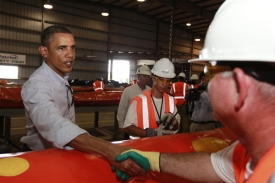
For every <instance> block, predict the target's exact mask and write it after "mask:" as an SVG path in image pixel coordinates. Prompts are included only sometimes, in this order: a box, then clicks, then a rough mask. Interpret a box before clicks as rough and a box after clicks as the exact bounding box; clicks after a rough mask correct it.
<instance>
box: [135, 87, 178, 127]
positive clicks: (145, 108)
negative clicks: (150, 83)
mask: <svg viewBox="0 0 275 183" xmlns="http://www.w3.org/2000/svg"><path fill="white" fill-rule="evenodd" d="M151 93H152V90H148V91H145V92H143V93H142V94H140V95H138V96H135V97H134V98H133V100H132V101H131V103H132V102H133V101H135V100H136V101H137V107H136V110H137V120H138V127H139V128H142V129H146V128H158V125H157V123H156V116H155V111H154V109H155V108H154V106H153V102H152V98H151ZM163 97H164V104H165V106H164V113H169V112H170V113H172V114H173V113H174V110H175V105H176V103H177V102H176V100H175V99H174V98H173V97H172V96H170V95H168V94H167V93H163Z"/></svg>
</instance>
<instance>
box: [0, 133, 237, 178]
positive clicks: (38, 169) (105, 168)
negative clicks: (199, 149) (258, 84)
mask: <svg viewBox="0 0 275 183" xmlns="http://www.w3.org/2000/svg"><path fill="white" fill-rule="evenodd" d="M203 137H216V138H219V139H221V140H224V141H225V142H226V143H228V144H229V145H230V144H232V143H233V142H234V141H235V140H236V138H235V136H234V135H233V134H232V133H231V132H230V131H228V130H227V129H225V128H220V129H216V130H213V131H204V132H196V133H182V134H176V135H168V136H160V137H150V138H141V139H136V140H128V141H119V142H115V143H116V144H118V145H123V146H131V147H133V148H136V149H139V150H146V151H160V152H169V153H183V152H194V151H195V150H194V148H193V146H192V142H193V141H194V140H197V139H199V138H203ZM14 156H16V157H21V158H24V159H26V160H27V161H28V162H29V165H30V166H29V169H28V170H26V171H25V172H23V173H22V174H20V175H17V176H11V177H5V176H0V182H3V183H4V182H9V183H22V182H39V183H49V182H50V183H61V182H66V183H90V182H93V183H113V182H122V181H121V180H120V179H117V178H116V175H115V173H114V172H112V170H111V167H110V165H109V164H108V163H107V162H106V161H105V160H103V159H102V158H101V157H100V156H98V155H95V154H92V155H90V154H85V153H82V152H79V151H76V150H71V151H67V150H60V149H49V150H42V151H36V152H26V153H16V154H0V158H9V157H14ZM0 162H1V159H0ZM0 166H1V165H0ZM127 182H129V183H157V182H159V183H167V182H173V183H187V182H190V181H186V180H183V179H181V178H178V177H175V176H172V175H168V174H164V173H158V172H152V171H151V172H149V173H147V174H146V175H144V176H138V177H131V178H130V179H129V180H128V181H127Z"/></svg>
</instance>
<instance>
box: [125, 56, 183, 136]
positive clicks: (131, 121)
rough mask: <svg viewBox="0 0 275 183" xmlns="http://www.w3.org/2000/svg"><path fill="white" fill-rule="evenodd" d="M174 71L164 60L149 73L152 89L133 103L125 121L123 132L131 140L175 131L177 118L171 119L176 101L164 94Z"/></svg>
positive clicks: (175, 110)
mask: <svg viewBox="0 0 275 183" xmlns="http://www.w3.org/2000/svg"><path fill="white" fill-rule="evenodd" d="M174 70H175V69H174V65H173V63H172V62H171V61H170V60H169V59H167V58H162V59H160V60H159V61H157V62H156V63H155V65H154V67H153V69H152V70H151V72H152V74H153V76H152V80H153V87H152V89H151V90H148V91H146V92H143V93H142V94H140V95H138V96H136V97H135V98H134V99H133V100H132V102H131V105H130V107H129V109H128V113H127V115H126V118H125V121H124V126H123V128H124V131H125V132H127V133H129V134H130V135H131V136H132V137H152V136H159V135H164V134H173V133H176V132H177V131H178V128H179V122H180V116H179V115H178V114H177V115H176V116H174V115H175V114H176V112H177V108H176V106H175V105H176V101H175V99H174V98H173V97H172V96H170V95H168V94H167V93H165V91H166V90H167V88H168V87H170V85H171V83H172V78H174V77H175V73H174ZM170 122H171V123H170Z"/></svg>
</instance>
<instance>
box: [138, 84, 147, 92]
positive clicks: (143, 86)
mask: <svg viewBox="0 0 275 183" xmlns="http://www.w3.org/2000/svg"><path fill="white" fill-rule="evenodd" d="M137 85H138V86H139V87H140V89H141V90H144V89H145V87H146V85H143V84H141V83H140V82H137Z"/></svg>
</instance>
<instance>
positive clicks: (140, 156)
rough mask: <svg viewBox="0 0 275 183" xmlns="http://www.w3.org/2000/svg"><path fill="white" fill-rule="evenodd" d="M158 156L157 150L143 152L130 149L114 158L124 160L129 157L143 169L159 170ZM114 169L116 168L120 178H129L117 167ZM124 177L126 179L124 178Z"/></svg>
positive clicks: (119, 160) (118, 160)
mask: <svg viewBox="0 0 275 183" xmlns="http://www.w3.org/2000/svg"><path fill="white" fill-rule="evenodd" d="M159 157H160V153H159V152H144V151H139V150H136V149H130V150H128V151H125V152H123V153H122V154H120V155H118V156H117V157H116V158H115V161H117V162H123V161H125V160H128V159H131V160H133V161H134V162H135V163H136V164H138V165H139V166H140V167H142V168H143V169H144V170H145V171H150V170H153V171H158V172H160V165H159ZM115 170H116V175H117V176H118V177H120V178H121V179H122V180H127V179H128V178H129V177H126V176H125V175H124V173H122V172H121V171H119V170H117V169H115ZM125 177H126V178H127V179H125Z"/></svg>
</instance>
